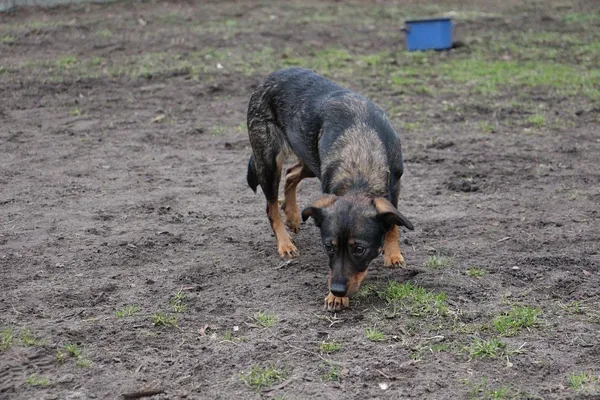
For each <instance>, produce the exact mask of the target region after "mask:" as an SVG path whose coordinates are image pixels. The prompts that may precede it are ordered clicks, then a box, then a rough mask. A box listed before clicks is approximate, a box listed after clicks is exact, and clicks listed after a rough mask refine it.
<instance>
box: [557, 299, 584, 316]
mask: <svg viewBox="0 0 600 400" xmlns="http://www.w3.org/2000/svg"><path fill="white" fill-rule="evenodd" d="M559 306H560V308H562V309H563V310H565V311H567V312H569V313H571V314H585V312H586V310H587V308H588V307H586V306H585V305H584V304H583V303H582V302H581V301H572V302H570V303H568V304H563V303H559Z"/></svg>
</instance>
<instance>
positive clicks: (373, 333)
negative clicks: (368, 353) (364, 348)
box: [365, 328, 385, 342]
mask: <svg viewBox="0 0 600 400" xmlns="http://www.w3.org/2000/svg"><path fill="white" fill-rule="evenodd" d="M365 335H366V336H367V339H369V340H370V341H371V342H381V341H383V340H385V333H383V332H381V331H379V330H378V329H377V328H367V329H365Z"/></svg>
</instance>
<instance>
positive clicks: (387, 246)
mask: <svg viewBox="0 0 600 400" xmlns="http://www.w3.org/2000/svg"><path fill="white" fill-rule="evenodd" d="M399 241H400V229H399V228H398V226H397V225H394V227H393V228H392V229H391V230H389V231H387V232H386V234H385V239H384V241H383V265H384V266H386V267H391V268H395V267H401V266H403V265H404V264H405V261H404V257H402V253H400V243H399Z"/></svg>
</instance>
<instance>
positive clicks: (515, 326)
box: [493, 306, 542, 336]
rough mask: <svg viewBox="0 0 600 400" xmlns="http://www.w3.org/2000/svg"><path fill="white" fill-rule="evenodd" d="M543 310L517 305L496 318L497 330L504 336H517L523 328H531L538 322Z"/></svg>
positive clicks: (495, 325)
mask: <svg viewBox="0 0 600 400" xmlns="http://www.w3.org/2000/svg"><path fill="white" fill-rule="evenodd" d="M541 313H542V312H541V310H540V309H538V308H534V307H528V306H516V307H513V308H512V309H511V310H510V311H508V312H506V313H504V314H502V315H499V316H497V317H496V318H494V321H493V324H494V328H495V329H496V331H498V332H499V333H500V334H501V335H502V336H515V335H517V334H519V332H520V331H521V329H523V328H529V327H531V326H533V325H534V324H536V323H537V320H538V316H539V315H540V314H541Z"/></svg>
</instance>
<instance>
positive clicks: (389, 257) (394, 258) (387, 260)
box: [383, 252, 406, 268]
mask: <svg viewBox="0 0 600 400" xmlns="http://www.w3.org/2000/svg"><path fill="white" fill-rule="evenodd" d="M383 266H384V267H389V268H398V267H404V266H406V261H404V257H402V254H401V253H400V252H397V253H392V254H385V253H384V254H383Z"/></svg>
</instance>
